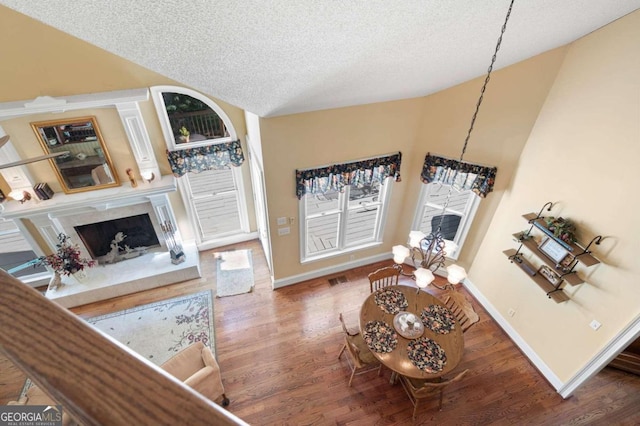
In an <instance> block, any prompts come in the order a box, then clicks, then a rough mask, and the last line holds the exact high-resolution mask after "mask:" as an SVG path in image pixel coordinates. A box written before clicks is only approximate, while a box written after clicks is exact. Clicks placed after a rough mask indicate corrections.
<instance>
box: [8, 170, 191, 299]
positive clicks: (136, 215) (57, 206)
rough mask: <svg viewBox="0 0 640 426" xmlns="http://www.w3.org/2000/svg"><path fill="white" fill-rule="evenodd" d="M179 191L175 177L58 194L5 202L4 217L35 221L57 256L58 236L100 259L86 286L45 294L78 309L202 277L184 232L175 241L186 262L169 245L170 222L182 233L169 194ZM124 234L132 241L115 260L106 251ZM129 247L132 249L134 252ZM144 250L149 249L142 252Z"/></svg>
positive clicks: (68, 280) (69, 284)
mask: <svg viewBox="0 0 640 426" xmlns="http://www.w3.org/2000/svg"><path fill="white" fill-rule="evenodd" d="M175 190H176V183H175V178H174V177H173V176H171V175H168V176H162V177H160V178H158V179H155V180H154V181H153V182H148V183H147V184H145V185H138V186H137V187H131V186H126V185H123V186H120V187H114V188H107V189H102V190H100V191H90V192H82V193H75V194H61V193H58V194H56V196H55V197H53V198H52V199H50V200H46V201H42V202H40V203H29V204H24V205H23V204H19V203H15V202H13V203H10V204H8V205H7V204H6V203H3V207H4V211H2V217H6V218H8V219H22V220H18V221H17V222H18V223H23V222H25V221H24V220H26V221H27V222H31V225H30V226H32V227H33V229H34V231H35V232H37V233H38V234H39V236H40V237H41V238H42V239H43V240H44V242H45V243H46V244H47V245H48V248H49V251H51V252H54V251H55V245H56V244H57V242H58V239H57V237H58V234H60V233H63V234H65V235H67V236H69V237H70V238H71V241H73V242H74V243H76V244H77V245H78V247H79V248H80V253H81V256H82V257H91V258H94V259H96V258H97V259H96V260H98V265H97V266H95V267H93V268H88V269H87V270H86V271H87V275H88V277H87V279H86V281H85V282H78V281H77V280H75V279H74V278H73V277H68V276H63V277H62V282H63V284H65V286H64V287H62V288H59V289H57V290H55V291H47V293H46V295H45V296H46V297H47V298H49V299H50V300H53V301H55V302H56V303H58V304H59V305H60V306H63V307H65V308H72V307H75V306H80V305H84V304H87V303H93V302H96V301H99V300H105V299H110V298H113V297H118V296H123V295H125V294H131V293H135V292H139V291H143V290H148V289H151V288H157V287H161V286H164V285H168V284H173V283H176V282H181V281H185V280H191V279H195V278H199V277H200V276H201V274H200V257H199V254H198V248H197V246H196V244H195V242H193V241H189V242H185V241H182V240H181V236H180V232H179V231H177V232H176V234H175V235H174V236H173V237H172V238H175V239H176V240H177V241H178V242H181V243H182V244H183V250H184V254H185V260H184V261H183V262H181V263H179V264H175V263H174V262H173V259H172V258H171V255H170V252H169V249H168V247H167V242H166V241H165V233H164V230H163V228H164V227H165V226H167V224H170V226H171V227H172V228H173V229H178V227H177V226H176V225H177V223H178V222H177V221H176V219H175V217H174V214H173V209H172V207H171V203H170V201H169V193H170V192H174V191H175ZM108 223H110V224H108ZM100 228H102V229H100ZM118 232H122V233H124V234H125V235H127V237H126V238H125V239H124V240H123V241H122V242H120V244H119V245H120V247H121V248H123V249H124V250H123V252H122V253H120V254H119V255H117V256H115V258H116V261H114V259H113V257H111V256H110V255H109V254H110V253H111V252H110V253H109V254H106V255H101V253H105V250H106V251H109V250H110V244H111V241H112V240H113V239H114V236H115V234H116V233H118ZM105 244H106V246H105ZM125 245H126V246H129V248H130V249H132V251H131V252H128V251H127V250H126V249H125V247H124V246H125ZM105 247H106V248H105ZM141 247H145V249H142V250H136V248H141ZM146 248H148V250H147V249H146ZM38 254H40V253H38ZM105 257H107V259H104V258H105ZM124 259H126V261H125V262H119V261H118V260H124ZM102 260H105V261H104V262H102Z"/></svg>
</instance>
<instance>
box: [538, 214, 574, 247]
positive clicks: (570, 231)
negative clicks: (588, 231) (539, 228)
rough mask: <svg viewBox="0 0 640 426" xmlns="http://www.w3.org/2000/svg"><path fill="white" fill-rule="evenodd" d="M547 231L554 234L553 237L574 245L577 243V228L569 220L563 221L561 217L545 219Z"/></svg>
mask: <svg viewBox="0 0 640 426" xmlns="http://www.w3.org/2000/svg"><path fill="white" fill-rule="evenodd" d="M545 223H546V224H547V229H549V231H551V232H553V236H554V237H556V238H560V239H561V240H562V241H564V242H567V243H573V242H575V241H576V237H575V235H574V233H575V232H576V226H575V225H574V224H573V222H571V221H570V220H569V219H563V218H561V217H557V218H556V217H553V216H549V217H547V218H545Z"/></svg>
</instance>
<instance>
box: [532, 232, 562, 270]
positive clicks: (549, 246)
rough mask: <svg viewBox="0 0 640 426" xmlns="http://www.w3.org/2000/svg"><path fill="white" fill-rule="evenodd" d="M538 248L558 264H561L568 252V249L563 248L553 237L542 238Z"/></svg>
mask: <svg viewBox="0 0 640 426" xmlns="http://www.w3.org/2000/svg"><path fill="white" fill-rule="evenodd" d="M538 249H539V250H540V251H541V252H542V253H544V254H545V255H546V256H547V257H548V258H549V259H551V260H553V261H554V262H556V264H558V265H560V264H562V262H563V261H564V260H565V258H566V257H567V255H568V254H569V251H568V250H567V249H566V248H564V247H563V246H562V245H561V244H560V243H558V242H557V241H556V240H554V239H553V238H549V237H547V238H545V239H544V240H542V242H541V243H540V245H539V246H538Z"/></svg>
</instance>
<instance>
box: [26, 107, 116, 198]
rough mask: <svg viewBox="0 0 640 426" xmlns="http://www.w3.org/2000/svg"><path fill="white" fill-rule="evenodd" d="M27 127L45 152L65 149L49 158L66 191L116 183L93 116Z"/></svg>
mask: <svg viewBox="0 0 640 426" xmlns="http://www.w3.org/2000/svg"><path fill="white" fill-rule="evenodd" d="M31 127H32V128H33V131H34V132H35V133H36V135H37V136H38V140H39V141H40V145H42V149H44V151H45V153H46V154H52V153H56V152H63V151H67V152H68V154H64V155H60V156H58V157H55V158H52V159H50V160H49V162H50V163H51V165H52V166H53V169H54V170H55V172H56V174H57V175H58V180H59V181H60V185H62V190H63V191H64V192H66V193H67V194H69V193H73V192H82V191H91V190H94V189H103V188H109V187H112V186H119V185H120V180H119V179H118V175H117V173H115V169H114V167H113V163H112V162H111V157H109V151H107V147H106V146H105V144H104V140H103V139H102V135H101V134H100V129H99V128H98V122H97V121H96V118H95V117H79V118H67V119H64V120H55V121H39V122H34V123H31Z"/></svg>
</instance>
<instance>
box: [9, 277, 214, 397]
mask: <svg viewBox="0 0 640 426" xmlns="http://www.w3.org/2000/svg"><path fill="white" fill-rule="evenodd" d="M212 301H213V297H212V292H211V290H206V291H201V292H198V293H194V294H189V295H186V296H180V297H175V298H172V299H167V300H162V301H159V302H154V303H149V304H147V305H141V306H138V307H135V308H131V309H125V310H123V311H118V312H113V313H110V314H106V315H100V316H97V317H93V318H88V319H87V320H86V321H87V322H88V323H89V324H92V325H93V326H94V327H96V328H97V329H99V330H100V331H102V332H104V333H105V334H108V335H109V336H111V337H113V338H114V339H116V340H117V341H119V342H120V343H123V344H124V345H126V346H127V347H129V348H130V349H131V350H133V351H134V352H137V353H138V354H139V355H142V356H143V357H145V358H147V359H148V360H149V361H151V362H152V363H154V364H156V365H160V364H162V363H163V362H165V361H166V360H168V359H169V358H171V357H172V356H173V355H174V354H175V353H177V352H178V351H180V350H181V349H183V348H185V347H187V346H189V345H190V344H191V343H193V342H197V341H202V342H203V343H204V344H205V345H207V346H209V347H210V348H211V351H212V352H213V353H214V354H215V331H214V326H213V325H214V318H213V303H212ZM30 385H31V380H29V379H27V380H26V382H25V385H24V387H23V389H22V392H21V396H23V395H24V393H25V392H26V391H27V389H29V386H30Z"/></svg>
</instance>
